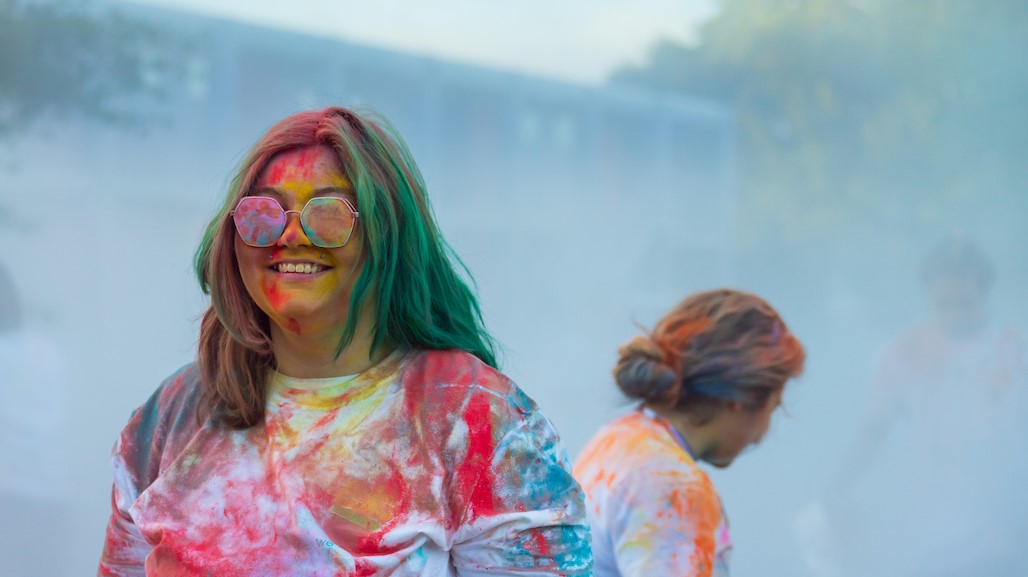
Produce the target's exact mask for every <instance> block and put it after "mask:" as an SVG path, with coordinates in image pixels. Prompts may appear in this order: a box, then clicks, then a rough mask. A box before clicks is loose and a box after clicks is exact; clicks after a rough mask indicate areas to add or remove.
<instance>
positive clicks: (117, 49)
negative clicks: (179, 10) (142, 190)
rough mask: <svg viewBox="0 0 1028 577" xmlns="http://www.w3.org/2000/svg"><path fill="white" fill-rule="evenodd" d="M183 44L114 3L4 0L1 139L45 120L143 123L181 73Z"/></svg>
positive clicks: (0, 8)
mask: <svg viewBox="0 0 1028 577" xmlns="http://www.w3.org/2000/svg"><path fill="white" fill-rule="evenodd" d="M185 47H186V43H185V39H182V38H179V37H178V36H176V35H175V34H173V33H171V32H169V31H167V30H165V29H164V28H162V27H161V26H159V25H158V24H156V23H154V22H150V21H146V20H143V19H139V18H135V17H131V16H127V15H125V14H124V13H123V12H122V11H120V10H116V9H114V8H112V7H110V6H106V7H105V6H100V5H94V4H91V3H89V2H81V1H74V0H72V1H56V0H52V1H40V0H34V1H33V0H0V139H10V138H12V137H14V136H16V135H18V134H21V133H23V132H25V131H26V130H28V129H29V128H30V127H32V126H34V125H36V124H37V123H38V122H40V121H41V120H43V119H46V118H52V119H63V118H68V117H79V118H84V119H89V120H96V121H100V122H103V123H105V124H115V125H120V126H123V127H138V126H140V125H141V123H142V121H143V120H145V119H148V118H150V117H151V116H152V112H151V111H149V110H148V105H150V104H152V103H153V101H155V100H160V99H162V98H164V97H165V96H166V95H167V94H168V90H167V88H168V87H169V86H171V85H172V84H173V83H174V82H175V81H176V79H178V78H181V76H182V74H183V64H182V62H183V58H182V56H183V49H184V48H185Z"/></svg>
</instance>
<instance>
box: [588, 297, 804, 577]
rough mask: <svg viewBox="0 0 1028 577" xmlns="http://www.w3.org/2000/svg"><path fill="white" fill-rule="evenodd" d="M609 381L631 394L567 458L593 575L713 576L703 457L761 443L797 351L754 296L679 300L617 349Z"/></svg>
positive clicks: (716, 519)
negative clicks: (622, 411)
mask: <svg viewBox="0 0 1028 577" xmlns="http://www.w3.org/2000/svg"><path fill="white" fill-rule="evenodd" d="M619 354H620V359H619V360H618V363H617V366H616V367H615V368H614V378H615V380H616V381H617V384H618V387H620V389H621V390H622V392H624V393H625V394H626V395H627V396H629V397H631V398H633V399H638V400H640V401H641V403H640V404H639V406H638V407H637V409H636V410H634V411H632V412H631V413H630V414H628V415H625V416H622V417H620V418H618V419H615V420H614V421H612V422H610V423H608V424H607V425H605V426H604V427H603V428H601V429H600V431H599V432H598V433H596V435H595V436H594V437H593V438H592V439H591V440H590V441H589V443H588V444H587V445H586V447H585V448H584V449H583V450H582V453H581V455H580V457H579V459H578V461H577V462H576V463H575V468H574V472H575V477H576V478H577V479H578V480H579V481H580V482H581V483H582V486H583V488H584V489H585V491H586V507H587V510H588V514H589V520H590V523H591V526H592V530H593V534H592V537H593V551H594V555H595V560H596V573H595V574H596V576H597V577H612V576H622V577H651V576H654V575H675V576H686V575H688V576H697V577H701V576H702V577H709V576H712V575H716V576H724V575H727V574H728V564H729V553H730V549H731V539H730V537H729V531H728V520H727V518H726V517H725V513H724V510H723V508H722V503H721V499H720V497H719V496H718V493H717V491H716V490H715V488H714V486H713V484H712V483H711V481H710V479H709V478H708V477H707V475H706V473H704V472H703V470H702V469H700V468H699V466H698V465H699V463H701V462H705V463H707V464H710V465H712V466H714V467H718V468H723V467H728V466H729V465H731V464H732V462H733V461H734V460H735V459H736V457H738V456H739V455H740V454H741V453H742V452H743V450H744V449H746V448H747V447H750V446H752V445H755V444H757V443H759V442H760V440H761V438H762V437H763V436H764V434H765V433H766V432H767V431H768V428H769V427H770V422H771V415H772V413H774V411H775V409H776V408H778V406H779V404H780V403H781V399H782V393H783V391H784V388H785V385H786V383H787V382H788V381H789V380H790V379H791V378H793V377H795V376H797V375H798V374H799V373H800V372H801V371H802V370H803V364H804V361H805V352H804V348H803V346H802V345H801V344H800V342H799V340H797V338H796V337H795V336H794V335H793V334H792V333H791V332H790V331H789V329H788V327H786V325H785V322H784V321H783V320H782V319H781V318H780V317H779V315H778V313H777V312H776V311H775V310H774V309H773V308H772V307H771V306H770V305H769V304H768V303H767V302H765V301H764V300H763V299H761V298H759V297H757V296H755V295H752V294H749V293H745V292H739V291H735V290H715V291H709V292H703V293H699V294H696V295H693V296H690V297H689V298H687V299H685V300H684V301H682V302H681V303H680V304H679V305H678V306H676V307H675V308H674V309H673V310H672V311H671V312H670V313H668V314H667V315H666V316H665V317H664V318H663V319H661V320H660V322H659V323H658V324H657V326H656V328H654V330H653V332H652V333H650V334H649V335H646V336H639V337H636V338H635V339H633V340H632V341H630V342H629V343H628V344H626V345H625V346H623V347H622V348H621V349H620V351H619Z"/></svg>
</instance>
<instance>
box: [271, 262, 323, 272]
mask: <svg viewBox="0 0 1028 577" xmlns="http://www.w3.org/2000/svg"><path fill="white" fill-rule="evenodd" d="M274 268H275V270H277V271H278V272H298V273H303V274H314V273H318V272H321V271H322V268H321V265H320V264H310V263H299V264H296V263H291V262H281V263H279V264H277V265H275V267H274Z"/></svg>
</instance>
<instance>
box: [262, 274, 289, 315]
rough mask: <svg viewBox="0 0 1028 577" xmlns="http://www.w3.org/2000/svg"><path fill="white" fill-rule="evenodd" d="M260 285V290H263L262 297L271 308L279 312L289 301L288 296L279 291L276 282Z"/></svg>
mask: <svg viewBox="0 0 1028 577" xmlns="http://www.w3.org/2000/svg"><path fill="white" fill-rule="evenodd" d="M262 285H263V286H262V287H261V288H263V289H264V296H265V297H266V298H267V299H268V304H270V305H271V308H272V309H275V310H281V309H282V306H283V305H284V304H286V301H288V300H289V295H288V294H286V293H284V292H282V291H281V290H279V288H278V281H275V280H266V281H264V282H263V283H262Z"/></svg>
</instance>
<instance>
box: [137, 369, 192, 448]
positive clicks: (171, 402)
mask: <svg viewBox="0 0 1028 577" xmlns="http://www.w3.org/2000/svg"><path fill="white" fill-rule="evenodd" d="M201 396H202V390H201V387H200V371H199V368H198V367H197V365H196V363H189V364H186V365H184V366H183V367H181V368H179V369H178V370H177V371H175V372H174V373H172V374H171V375H170V376H169V377H168V378H166V379H164V381H162V382H161V384H160V385H159V386H158V387H157V389H156V390H155V391H154V392H153V393H152V394H151V395H150V397H149V398H148V399H147V400H146V401H145V402H144V403H143V404H142V405H140V406H139V407H138V408H136V409H135V410H134V411H133V412H132V416H131V418H130V419H129V422H128V425H126V427H125V432H126V433H130V432H135V434H136V435H146V436H149V437H163V436H165V435H167V434H168V433H169V432H170V431H172V430H175V429H178V428H182V427H184V426H185V427H193V426H194V425H196V424H198V422H197V416H198V414H197V408H198V407H199V404H200V400H201Z"/></svg>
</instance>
